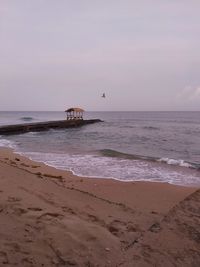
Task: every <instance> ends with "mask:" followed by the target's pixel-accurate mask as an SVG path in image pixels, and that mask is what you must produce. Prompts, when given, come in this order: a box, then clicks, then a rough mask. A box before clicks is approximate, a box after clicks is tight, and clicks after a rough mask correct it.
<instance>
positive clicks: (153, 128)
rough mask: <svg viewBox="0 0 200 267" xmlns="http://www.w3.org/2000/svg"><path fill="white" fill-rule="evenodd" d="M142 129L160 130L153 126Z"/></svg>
mask: <svg viewBox="0 0 200 267" xmlns="http://www.w3.org/2000/svg"><path fill="white" fill-rule="evenodd" d="M143 129H147V130H160V128H159V127H154V126H144V127H143Z"/></svg>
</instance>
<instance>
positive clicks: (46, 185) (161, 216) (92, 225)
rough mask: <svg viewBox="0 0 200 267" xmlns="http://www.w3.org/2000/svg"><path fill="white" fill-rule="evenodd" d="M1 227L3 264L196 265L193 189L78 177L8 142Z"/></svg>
mask: <svg viewBox="0 0 200 267" xmlns="http://www.w3.org/2000/svg"><path fill="white" fill-rule="evenodd" d="M94 175H95V174H94ZM0 226H1V227H0V266H27V267H28V266H48V267H51V266H142V267H143V266H144V267H145V266H167V267H170V266H191V267H195V266H200V190H199V189H198V188H191V187H181V186H174V185H170V184H167V183H148V182H119V181H116V180H111V179H93V178H85V177H77V176H75V175H73V174H72V173H71V172H66V171H59V170H56V169H54V168H52V167H48V166H46V165H44V164H42V163H38V162H33V161H31V160H29V159H27V158H24V157H21V156H19V155H18V154H15V153H13V152H12V150H9V149H0Z"/></svg>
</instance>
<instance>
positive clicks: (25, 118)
mask: <svg viewBox="0 0 200 267" xmlns="http://www.w3.org/2000/svg"><path fill="white" fill-rule="evenodd" d="M20 120H21V121H32V120H34V118H33V117H21V118H20Z"/></svg>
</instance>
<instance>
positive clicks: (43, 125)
mask: <svg viewBox="0 0 200 267" xmlns="http://www.w3.org/2000/svg"><path fill="white" fill-rule="evenodd" d="M97 122H101V120H99V119H92V120H81V119H80V120H59V121H47V122H36V123H24V124H15V125H3V126H0V135H12V134H22V133H27V132H37V131H38V132H39V131H46V130H49V129H64V128H71V127H80V126H83V125H87V124H92V123H97Z"/></svg>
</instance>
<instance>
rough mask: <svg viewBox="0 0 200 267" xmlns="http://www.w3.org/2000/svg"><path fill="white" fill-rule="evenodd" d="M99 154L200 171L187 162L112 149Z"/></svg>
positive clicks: (198, 165) (197, 167) (199, 166)
mask: <svg viewBox="0 0 200 267" xmlns="http://www.w3.org/2000/svg"><path fill="white" fill-rule="evenodd" d="M99 152H100V154H101V155H102V156H105V157H112V158H119V159H129V160H143V161H151V162H161V163H166V164H169V165H176V166H180V167H185V168H192V169H196V170H200V164H198V163H191V162H187V161H184V160H182V159H170V158H159V157H148V156H142V155H134V154H127V153H123V152H119V151H116V150H112V149H102V150H99Z"/></svg>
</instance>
